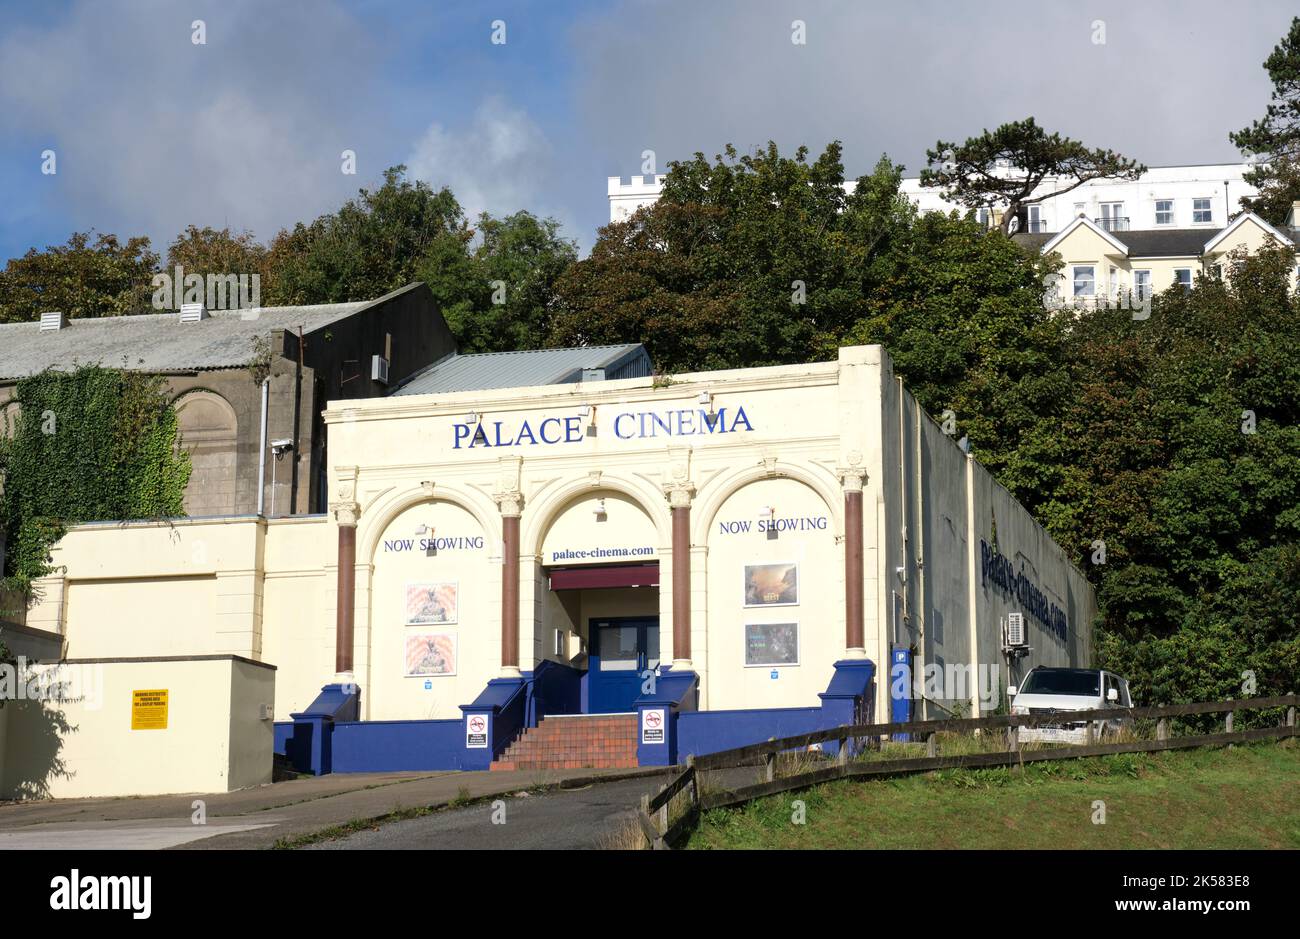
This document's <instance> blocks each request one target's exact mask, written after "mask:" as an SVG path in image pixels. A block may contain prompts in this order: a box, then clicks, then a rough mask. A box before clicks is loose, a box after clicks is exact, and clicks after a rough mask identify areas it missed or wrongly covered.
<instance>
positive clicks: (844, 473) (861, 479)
mask: <svg viewBox="0 0 1300 939" xmlns="http://www.w3.org/2000/svg"><path fill="white" fill-rule="evenodd" d="M835 475H836V476H838V477H839V480H840V485H842V486H843V487H844V491H845V492H861V491H862V487H863V486H864V485H866V482H867V468H866V467H865V466H857V465H850V466H837V467H835Z"/></svg>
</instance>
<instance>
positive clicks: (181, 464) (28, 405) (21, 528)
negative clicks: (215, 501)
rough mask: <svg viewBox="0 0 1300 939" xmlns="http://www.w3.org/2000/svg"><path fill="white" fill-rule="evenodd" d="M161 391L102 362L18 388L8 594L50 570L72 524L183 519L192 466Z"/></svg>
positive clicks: (6, 501)
mask: <svg viewBox="0 0 1300 939" xmlns="http://www.w3.org/2000/svg"><path fill="white" fill-rule="evenodd" d="M164 390H165V386H164V381H163V379H162V378H161V377H159V376H156V375H146V374H143V373H140V372H128V371H118V370H116V369H106V368H101V367H99V366H82V367H80V368H77V369H76V370H74V371H71V372H53V371H46V372H42V373H40V374H39V375H35V376H32V377H29V378H24V379H22V380H20V381H19V382H18V384H17V387H16V388H15V396H14V402H15V403H16V404H17V406H18V408H19V413H18V419H17V421H16V426H15V431H14V435H13V437H12V438H10V439H0V474H2V475H3V478H4V491H3V494H2V495H0V524H2V525H3V528H4V532H5V534H6V541H7V546H8V551H7V554H6V557H5V569H4V572H3V573H4V575H5V581H4V586H5V587H6V588H8V589H18V590H26V589H28V587H29V585H30V583H31V581H32V580H33V579H35V578H38V577H42V576H44V575H45V574H47V573H49V572H50V570H51V566H50V565H51V559H50V553H49V549H50V546H51V545H52V544H53V543H54V542H55V541H57V540H58V539H59V538H60V537H62V534H63V532H64V530H65V528H66V526H67V525H69V524H73V523H78V522H91V521H101V520H106V519H114V520H117V519H142V518H160V517H163V518H165V517H174V516H179V515H183V514H184V506H183V503H184V496H185V486H186V484H187V483H188V482H189V475H190V461H189V455H188V454H187V453H185V452H184V451H182V450H179V449H178V446H177V422H176V412H175V411H174V410H173V408H172V406H171V404H170V403H169V402H168V400H167V397H166V395H165V394H164Z"/></svg>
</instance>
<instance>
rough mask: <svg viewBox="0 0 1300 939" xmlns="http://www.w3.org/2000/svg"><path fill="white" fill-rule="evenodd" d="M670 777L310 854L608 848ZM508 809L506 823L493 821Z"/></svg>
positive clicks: (388, 830) (403, 827)
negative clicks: (372, 850)
mask: <svg viewBox="0 0 1300 939" xmlns="http://www.w3.org/2000/svg"><path fill="white" fill-rule="evenodd" d="M668 778H670V777H668V776H651V777H645V778H641V779H625V780H620V781H618V782H606V783H595V784H593V785H590V786H586V787H585V788H582V789H565V790H559V791H553V792H546V793H540V794H538V793H534V794H531V795H527V796H504V797H502V798H501V799H500V800H493V802H488V803H483V804H481V805H471V806H467V807H466V808H462V809H448V810H445V811H442V812H437V813H435V814H433V815H426V816H423V817H421V818H413V819H408V820H407V821H403V822H393V823H391V824H388V825H383V826H381V827H380V828H375V829H370V830H367V831H361V832H357V833H356V834H353V835H349V836H347V837H346V838H339V839H336V840H332V841H326V842H322V843H320V844H316V845H312V846H311V848H309V849H308V850H333V851H338V850H354V849H366V848H379V849H385V850H389V849H394V848H397V849H402V848H407V849H418V850H429V849H434V850H437V849H453V850H454V849H459V848H482V849H487V850H500V849H503V848H559V849H582V848H606V847H611V846H612V845H611V841H612V840H613V838H614V836H616V835H618V833H619V832H620V831H621V830H622V829H623V828H625V827H626V826H627V825H628V824H629V823H634V822H633V812H634V811H635V809H636V806H637V804H638V803H639V802H640V801H641V794H642V793H650V794H652V795H653V794H654V793H656V792H658V791H659V788H660V787H661V786H662V785H663V784H664V782H665V780H667V779H668ZM498 801H499V802H500V803H502V804H503V805H504V818H505V822H504V824H497V823H494V822H493V816H494V815H496V817H497V818H498V819H499V818H500V817H501V813H500V811H499V810H498V808H497V807H495V806H494V803H496V802H498Z"/></svg>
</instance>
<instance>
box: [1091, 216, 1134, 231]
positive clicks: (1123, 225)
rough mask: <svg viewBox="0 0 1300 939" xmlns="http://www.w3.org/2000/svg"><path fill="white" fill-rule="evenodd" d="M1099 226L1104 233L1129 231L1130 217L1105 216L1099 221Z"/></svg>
mask: <svg viewBox="0 0 1300 939" xmlns="http://www.w3.org/2000/svg"><path fill="white" fill-rule="evenodd" d="M1097 224H1098V226H1100V227H1101V229H1102V230H1103V231H1128V216H1127V215H1110V216H1106V215H1103V216H1102V217H1101V218H1099V219H1097Z"/></svg>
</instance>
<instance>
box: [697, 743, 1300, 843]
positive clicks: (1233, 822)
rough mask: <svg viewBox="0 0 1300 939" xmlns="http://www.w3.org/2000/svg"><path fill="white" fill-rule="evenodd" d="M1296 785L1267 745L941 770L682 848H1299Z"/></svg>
mask: <svg viewBox="0 0 1300 939" xmlns="http://www.w3.org/2000/svg"><path fill="white" fill-rule="evenodd" d="M1298 786H1300V747H1295V746H1279V745H1278V744H1276V743H1272V742H1268V743H1259V744H1252V745H1240V746H1236V747H1233V748H1231V749H1202V750H1182V751H1167V752H1163V753H1150V754H1148V753H1133V754H1118V755H1115V756H1108V757H1094V758H1089V759H1080V760H1068V761H1060V762H1052V763H1029V764H1026V765H1025V766H1024V767H1023V768H1018V769H1017V768H1006V767H997V768H990V769H973V770H972V769H955V770H944V771H941V772H936V773H928V774H925V775H918V776H909V777H901V778H896V779H873V780H861V781H858V780H846V781H840V782H834V783H828V784H824V785H821V786H817V787H814V788H812V789H809V790H805V791H802V792H791V793H783V794H781V795H777V796H771V797H769V798H766V799H760V800H758V801H756V802H753V803H750V804H749V805H746V806H743V807H740V808H735V809H719V810H716V811H713V812H709V813H708V814H706V815H705V816H704V817H703V818H702V819H701V820H700V824H699V826H698V828H697V830H696V831H695V832H694V833H693V834H692V835H691V837H690V838H689V840H688V842H687V844H686V845H685V847H689V848H697V849H699V848H704V849H708V848H723V849H726V848H764V849H771V848H808V849H844V848H847V849H856V848H939V849H942V848H1120V849H1123V848H1300V802H1297V800H1296V799H1295V797H1294V794H1295V792H1296V791H1297V787H1298ZM797 801H801V802H802V803H803V811H804V818H805V822H804V824H796V823H795V822H794V818H795V816H796V813H797V812H798V810H799V807H798V806H797V805H795V803H796V802H797ZM1097 802H1102V803H1104V810H1105V822H1104V824H1098V823H1097V822H1096V820H1097V819H1099V818H1100V817H1101V816H1100V815H1099V806H1097V805H1096V804H1095V803H1097Z"/></svg>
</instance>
